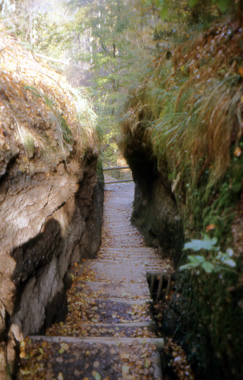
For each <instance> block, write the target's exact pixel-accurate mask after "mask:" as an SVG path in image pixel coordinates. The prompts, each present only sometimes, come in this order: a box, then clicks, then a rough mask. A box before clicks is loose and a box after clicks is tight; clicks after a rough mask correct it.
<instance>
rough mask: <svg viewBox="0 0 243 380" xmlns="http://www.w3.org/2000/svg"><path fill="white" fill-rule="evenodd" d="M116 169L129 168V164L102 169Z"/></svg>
mask: <svg viewBox="0 0 243 380" xmlns="http://www.w3.org/2000/svg"><path fill="white" fill-rule="evenodd" d="M118 169H130V168H129V166H113V167H110V168H104V169H103V171H106V170H118Z"/></svg>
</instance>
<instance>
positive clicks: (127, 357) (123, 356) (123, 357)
mask: <svg viewBox="0 0 243 380" xmlns="http://www.w3.org/2000/svg"><path fill="white" fill-rule="evenodd" d="M129 357H130V355H129V354H125V353H121V358H122V359H129Z"/></svg>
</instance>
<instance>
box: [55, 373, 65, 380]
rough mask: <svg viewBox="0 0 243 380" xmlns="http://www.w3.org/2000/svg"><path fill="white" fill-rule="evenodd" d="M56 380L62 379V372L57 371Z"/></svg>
mask: <svg viewBox="0 0 243 380" xmlns="http://www.w3.org/2000/svg"><path fill="white" fill-rule="evenodd" d="M57 380H64V377H63V374H62V372H59V374H58V375H57Z"/></svg>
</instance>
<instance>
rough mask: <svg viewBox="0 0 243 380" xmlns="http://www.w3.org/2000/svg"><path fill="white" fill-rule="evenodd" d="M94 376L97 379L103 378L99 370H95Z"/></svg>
mask: <svg viewBox="0 0 243 380" xmlns="http://www.w3.org/2000/svg"><path fill="white" fill-rule="evenodd" d="M92 376H94V378H95V380H101V375H100V374H99V372H96V371H93V372H92Z"/></svg>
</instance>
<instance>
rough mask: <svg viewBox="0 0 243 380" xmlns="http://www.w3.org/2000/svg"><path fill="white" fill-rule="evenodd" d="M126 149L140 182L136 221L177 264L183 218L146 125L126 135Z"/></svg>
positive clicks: (134, 172)
mask: <svg viewBox="0 0 243 380" xmlns="http://www.w3.org/2000/svg"><path fill="white" fill-rule="evenodd" d="M123 151H124V156H125V157H126V160H127V162H128V164H129V166H130V167H131V170H132V173H133V179H134V182H135V184H136V185H135V196H134V205H133V215H132V222H133V223H134V224H135V225H136V226H137V227H138V228H139V230H140V231H141V232H142V234H143V235H144V237H145V240H146V243H147V244H149V245H152V246H154V247H158V248H159V249H160V250H161V253H162V255H163V256H164V257H169V258H171V259H172V261H173V262H174V264H175V265H177V264H178V263H179V259H180V255H181V249H182V246H183V242H184V234H183V225H182V219H181V216H180V213H179V210H178V208H177V205H176V201H175V198H174V195H173V193H172V191H171V189H170V186H169V184H168V182H167V181H166V173H165V175H163V173H161V172H159V171H158V169H157V160H156V159H155V158H153V155H152V150H151V147H150V143H149V141H147V142H146V140H145V137H144V135H143V133H142V128H139V126H138V127H137V130H136V131H135V133H134V135H130V136H129V138H127V139H126V143H125V144H124V146H123Z"/></svg>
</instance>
